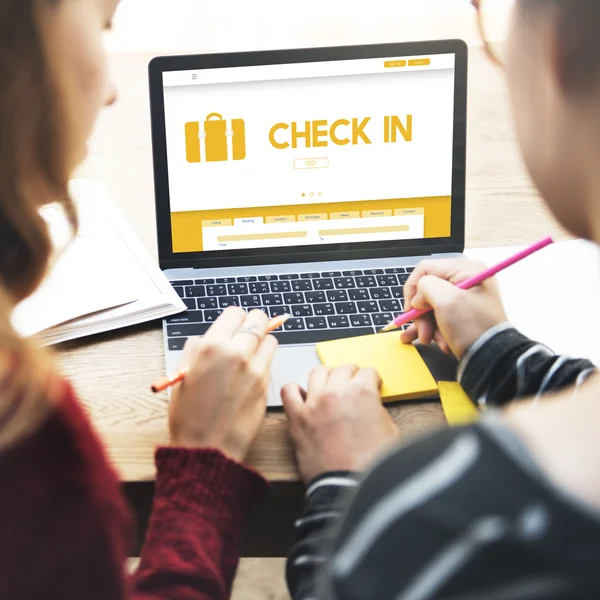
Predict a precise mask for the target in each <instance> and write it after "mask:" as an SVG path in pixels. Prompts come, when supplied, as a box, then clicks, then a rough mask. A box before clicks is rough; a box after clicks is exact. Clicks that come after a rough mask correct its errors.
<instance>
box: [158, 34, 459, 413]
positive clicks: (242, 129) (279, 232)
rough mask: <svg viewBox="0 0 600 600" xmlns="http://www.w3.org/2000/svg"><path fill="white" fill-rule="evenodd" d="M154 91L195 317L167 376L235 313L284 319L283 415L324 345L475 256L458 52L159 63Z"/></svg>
mask: <svg viewBox="0 0 600 600" xmlns="http://www.w3.org/2000/svg"><path fill="white" fill-rule="evenodd" d="M149 78H150V101H151V116H152V145H153V160H154V181H155V194H156V219H157V221H156V222H157V232H158V249H159V261H160V267H161V269H162V271H163V272H164V274H165V275H166V277H167V278H168V279H169V281H170V282H171V284H172V285H173V286H174V288H175V290H176V291H177V292H178V294H179V295H180V296H181V298H183V300H184V302H185V304H186V305H187V308H188V310H187V311H186V312H185V313H182V314H179V315H176V316H174V317H170V318H167V319H165V320H164V325H163V329H164V340H165V354H166V363H167V365H166V366H167V371H168V372H172V371H174V370H175V369H176V367H177V365H178V363H179V359H180V355H181V351H182V349H183V347H184V345H185V343H186V341H187V340H188V339H189V338H190V337H196V336H202V335H203V334H204V333H205V332H206V331H207V329H208V328H209V327H210V325H211V323H213V322H214V321H215V320H216V319H217V318H218V316H219V314H220V313H221V312H222V311H223V310H224V309H225V308H226V307H227V306H231V305H235V306H242V307H243V308H245V309H247V310H252V309H260V310H263V311H264V312H265V313H267V314H268V315H269V316H270V317H274V316H277V315H280V314H282V313H290V314H291V315H292V318H291V319H290V320H289V321H288V322H287V323H286V324H285V325H284V327H283V328H282V329H280V330H278V331H276V332H275V336H276V337H277V338H278V339H279V342H280V347H279V349H278V351H277V355H276V357H275V360H274V366H273V376H272V382H271V390H270V394H269V405H270V406H279V405H280V404H281V400H280V394H279V391H280V389H281V387H282V386H283V385H284V384H285V383H287V382H289V381H294V382H297V383H300V384H301V385H303V384H305V383H306V381H307V377H308V374H309V372H310V370H311V369H312V368H313V367H314V366H316V365H317V364H318V358H317V356H316V352H315V349H314V345H315V343H317V342H320V341H324V340H331V339H339V338H342V337H354V336H360V335H368V334H373V333H375V332H376V331H377V330H378V329H380V328H381V327H383V326H384V325H386V324H387V323H388V322H389V321H391V320H392V319H393V318H394V317H395V316H396V315H398V314H399V313H400V312H402V310H403V309H404V298H403V285H404V283H405V282H406V280H407V278H408V277H409V275H410V273H411V271H412V270H413V269H414V267H415V266H416V265H417V264H418V263H419V262H420V261H421V260H423V259H425V258H431V257H452V256H458V255H460V254H461V253H462V252H463V250H464V236H465V146H466V105H467V48H466V45H465V44H464V43H463V42H462V41H459V40H447V41H431V42H417V43H398V44H378V45H363V46H345V47H326V48H306V49H297V50H278V51H264V52H263V51H261V52H241V53H228V54H205V55H198V56H169V57H158V58H156V59H154V60H153V61H152V62H151V63H150V66H149Z"/></svg>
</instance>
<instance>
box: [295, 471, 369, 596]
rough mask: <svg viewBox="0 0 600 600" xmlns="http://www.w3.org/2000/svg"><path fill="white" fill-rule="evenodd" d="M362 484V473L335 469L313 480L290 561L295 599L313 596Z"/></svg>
mask: <svg viewBox="0 0 600 600" xmlns="http://www.w3.org/2000/svg"><path fill="white" fill-rule="evenodd" d="M357 486H358V475H357V474H356V473H351V472H348V471H331V472H328V473H324V474H323V475H320V476H319V477H317V478H315V479H313V480H312V481H311V482H310V484H309V485H308V487H307V489H306V495H305V506H304V511H303V513H302V516H301V517H300V518H299V519H298V520H297V521H296V523H295V529H296V543H295V545H294V547H293V548H292V551H291V554H290V556H289V558H288V561H287V567H286V578H287V584H288V588H289V590H290V593H291V595H292V598H294V599H296V598H305V599H308V598H313V597H314V596H313V593H314V590H313V586H314V583H315V576H316V573H317V572H318V571H319V570H320V568H321V567H322V566H323V564H325V562H326V557H327V554H328V552H329V551H330V550H331V546H332V544H333V532H334V531H335V529H336V524H337V522H338V521H339V520H340V518H341V516H342V514H343V509H344V507H345V506H347V504H348V501H349V498H350V497H351V496H352V495H353V493H354V492H355V490H356V488H357Z"/></svg>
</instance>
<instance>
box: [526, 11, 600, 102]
mask: <svg viewBox="0 0 600 600" xmlns="http://www.w3.org/2000/svg"><path fill="white" fill-rule="evenodd" d="M519 9H520V10H521V12H522V14H524V15H525V16H528V17H531V18H535V17H536V16H539V12H540V11H543V10H555V11H557V24H558V27H559V31H558V35H559V39H560V40H561V48H560V55H559V60H560V64H559V68H560V75H561V81H562V83H563V85H564V86H565V88H567V89H568V90H571V91H575V92H581V91H588V90H589V89H590V88H591V87H596V86H597V85H598V83H599V82H600V0H520V1H519Z"/></svg>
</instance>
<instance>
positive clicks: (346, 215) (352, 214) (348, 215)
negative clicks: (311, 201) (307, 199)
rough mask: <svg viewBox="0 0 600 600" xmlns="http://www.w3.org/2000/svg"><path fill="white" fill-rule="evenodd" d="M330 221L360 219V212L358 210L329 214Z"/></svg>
mask: <svg viewBox="0 0 600 600" xmlns="http://www.w3.org/2000/svg"><path fill="white" fill-rule="evenodd" d="M330 218H331V219H360V212H359V211H358V210H352V211H345V212H335V213H331V214H330Z"/></svg>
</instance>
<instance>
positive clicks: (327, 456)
mask: <svg viewBox="0 0 600 600" xmlns="http://www.w3.org/2000/svg"><path fill="white" fill-rule="evenodd" d="M380 388H381V379H380V378H379V375H378V374H377V372H376V371H374V370H373V369H359V368H358V367H356V366H352V365H346V366H343V367H338V368H337V369H335V370H333V371H332V370H331V369H330V368H329V367H324V366H321V367H317V368H316V369H314V370H313V371H312V373H311V374H310V377H309V380H308V391H307V392H305V391H304V390H302V389H301V388H300V387H299V386H298V385H296V384H288V385H286V386H285V387H284V388H283V389H282V390H281V398H282V400H283V406H284V408H285V412H286V414H287V417H288V420H289V426H290V435H291V438H292V442H293V444H294V447H295V451H296V458H297V461H298V468H299V471H300V475H301V476H302V478H303V479H304V481H305V482H308V481H310V480H311V479H313V478H314V477H316V476H317V475H320V474H321V473H324V472H326V471H358V470H361V469H362V468H364V466H365V465H366V464H367V463H368V461H369V460H370V459H371V458H372V456H373V455H374V454H376V453H377V452H378V451H381V450H382V448H384V447H385V446H386V445H389V444H391V443H393V442H394V441H395V440H397V438H398V428H397V427H396V424H395V423H394V421H393V420H392V418H391V416H390V415H389V413H388V412H387V410H386V409H385V408H384V407H383V405H382V404H381V397H380V394H379V389H380Z"/></svg>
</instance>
